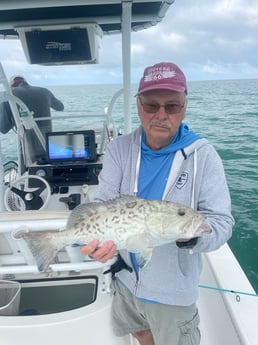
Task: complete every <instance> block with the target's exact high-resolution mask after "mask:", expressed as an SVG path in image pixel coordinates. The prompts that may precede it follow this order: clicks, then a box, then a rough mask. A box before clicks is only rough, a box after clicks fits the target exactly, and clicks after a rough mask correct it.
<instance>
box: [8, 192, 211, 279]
mask: <svg viewBox="0 0 258 345" xmlns="http://www.w3.org/2000/svg"><path fill="white" fill-rule="evenodd" d="M204 220H205V217H204V216H203V215H202V214H200V213H197V212H195V211H194V210H193V209H191V208H190V207H186V206H183V205H180V204H177V203H173V202H169V201H162V200H144V199H140V198H137V197H134V196H122V197H121V198H116V199H113V200H108V201H105V202H91V203H85V204H81V205H79V206H77V207H76V208H75V209H74V210H73V211H72V212H71V214H70V216H69V218H68V220H67V224H66V227H65V229H64V230H59V231H24V230H22V231H18V232H16V233H15V234H14V237H15V238H16V239H20V238H23V239H24V240H25V241H26V243H27V244H28V246H29V248H30V250H31V252H32V254H33V256H34V258H35V260H36V263H37V266H38V269H39V271H40V272H44V271H46V269H47V267H48V266H49V264H50V263H51V261H52V260H53V259H54V258H55V256H56V255H57V253H58V252H59V251H60V250H61V249H63V248H64V247H66V246H68V245H72V244H75V243H76V244H80V245H84V244H87V243H89V242H90V241H91V240H93V239H97V240H99V241H100V242H101V243H103V242H105V241H107V240H112V241H114V243H115V244H116V246H117V249H127V250H129V251H130V252H133V253H138V254H137V255H138V258H139V260H141V261H142V262H145V263H146V262H147V261H149V260H150V258H151V249H152V248H153V247H156V246H160V245H163V244H166V243H169V242H173V241H176V240H177V239H190V238H192V237H198V236H201V235H202V234H203V233H208V232H210V231H211V230H210V229H209V227H208V226H207V225H206V224H204V223H203V221H204Z"/></svg>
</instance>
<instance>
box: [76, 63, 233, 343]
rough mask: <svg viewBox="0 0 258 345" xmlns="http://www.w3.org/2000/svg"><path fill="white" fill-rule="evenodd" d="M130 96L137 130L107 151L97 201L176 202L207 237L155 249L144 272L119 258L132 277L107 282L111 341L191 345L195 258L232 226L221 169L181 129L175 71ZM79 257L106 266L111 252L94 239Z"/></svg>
mask: <svg viewBox="0 0 258 345" xmlns="http://www.w3.org/2000/svg"><path fill="white" fill-rule="evenodd" d="M136 97H137V107H138V114H139V117H140V120H141V127H140V128H138V129H136V130H135V131H134V132H132V133H131V134H128V135H124V136H121V137H118V138H117V139H116V140H114V141H113V142H112V143H111V144H110V145H109V147H108V148H107V152H106V154H105V157H104V162H103V169H102V171H101V173H100V175H99V187H98V192H97V195H96V201H104V200H108V199H111V198H114V197H117V196H119V195H121V194H135V195H137V196H139V197H142V198H145V199H164V200H169V201H172V202H178V203H181V204H184V205H187V206H191V207H192V208H194V209H195V210H197V211H198V212H200V213H202V214H204V215H205V216H206V217H207V218H206V220H205V223H206V224H207V225H208V226H209V228H210V230H211V233H210V234H205V235H203V236H202V237H200V238H198V239H197V238H194V239H191V240H189V241H177V242H176V243H170V244H167V245H162V246H160V247H157V248H155V249H154V251H153V255H152V259H151V261H150V262H149V263H148V264H147V265H146V266H144V267H140V266H139V264H138V262H137V259H136V257H135V256H134V254H132V253H128V252H127V251H126V250H122V251H120V255H121V256H122V258H123V260H124V261H125V262H126V264H127V266H128V267H130V268H132V270H126V269H124V270H121V271H120V272H118V273H117V274H116V280H115V282H114V283H113V289H114V298H113V305H112V320H113V328H114V332H115V334H116V335H118V336H123V335H125V334H129V333H132V335H133V336H134V337H135V338H136V339H137V340H138V341H139V343H140V344H141V345H154V344H156V345H168V344H169V345H178V344H184V345H197V344H199V343H200V332H199V329H198V324H199V316H198V310H197V307H196V300H197V298H198V283H199V276H200V272H201V253H203V252H207V251H212V250H216V249H217V248H219V247H220V246H221V245H223V244H224V243H225V242H226V241H227V240H228V239H229V238H230V236H231V234H232V226H233V223H234V220H233V218H232V215H231V201H230V195H229V191H228V187H227V183H226V179H225V175H224V169H223V166H222V162H221V159H220V158H219V156H218V154H217V153H216V151H215V149H214V148H213V147H212V145H211V144H210V143H209V142H208V141H207V140H206V139H201V138H200V137H199V136H198V135H197V134H195V133H194V132H191V131H190V130H189V129H188V127H187V125H186V124H184V123H183V122H182V121H183V120H184V118H185V115H186V108H187V85H186V79H185V76H184V74H183V72H182V71H181V70H180V69H179V67H178V66H176V65H175V64H173V63H159V64H156V65H154V66H151V67H148V68H146V69H145V71H144V75H143V77H142V79H141V81H140V84H139V89H138V93H137V95H136ZM171 226H173V224H171ZM81 251H82V253H83V254H84V255H87V254H88V255H91V256H92V257H93V258H94V259H95V260H98V261H100V262H105V261H107V260H108V259H110V258H112V257H113V256H114V255H115V253H116V247H115V244H114V243H113V242H112V241H107V242H106V243H104V244H103V245H102V246H100V247H99V242H98V241H97V240H94V241H92V242H90V243H89V244H88V245H87V246H85V247H83V248H82V249H81Z"/></svg>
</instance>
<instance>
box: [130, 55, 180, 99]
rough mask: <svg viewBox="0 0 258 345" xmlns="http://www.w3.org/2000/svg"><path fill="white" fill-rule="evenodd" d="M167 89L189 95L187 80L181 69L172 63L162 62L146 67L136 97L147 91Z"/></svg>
mask: <svg viewBox="0 0 258 345" xmlns="http://www.w3.org/2000/svg"><path fill="white" fill-rule="evenodd" d="M158 89H165V90H171V91H177V92H185V93H186V94H187V85H186V78H185V75H184V73H183V72H182V71H181V69H180V68H179V67H178V66H177V65H176V64H174V63H172V62H160V63H157V64H155V65H153V66H150V67H146V68H145V70H144V73H143V77H142V78H141V80H140V84H139V88H138V92H137V94H136V96H138V95H140V94H142V93H143V92H146V91H151V90H158Z"/></svg>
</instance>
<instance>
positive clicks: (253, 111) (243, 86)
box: [0, 79, 258, 292]
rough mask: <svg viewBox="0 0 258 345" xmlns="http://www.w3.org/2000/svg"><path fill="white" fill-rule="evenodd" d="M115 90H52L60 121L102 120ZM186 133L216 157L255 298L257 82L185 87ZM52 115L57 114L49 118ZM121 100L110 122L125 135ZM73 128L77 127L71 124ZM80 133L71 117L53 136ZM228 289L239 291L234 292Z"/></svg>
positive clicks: (234, 243) (11, 143)
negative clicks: (195, 136) (197, 138)
mask: <svg viewBox="0 0 258 345" xmlns="http://www.w3.org/2000/svg"><path fill="white" fill-rule="evenodd" d="M120 87H121V86H119V85H80V86H79V85H78V86H71V85H68V86H55V87H53V86H51V87H49V89H51V90H52V91H53V92H54V93H55V95H56V96H57V97H58V98H60V99H61V100H62V101H63V102H64V104H65V111H64V113H62V115H66V114H67V115H68V114H70V113H71V112H72V113H73V114H77V115H81V114H93V113H95V114H96V113H99V114H102V113H103V111H104V108H105V107H106V106H107V105H108V102H109V101H110V100H111V97H112V95H113V94H114V92H116V91H118V90H119V89H120ZM136 87H137V86H136V85H135V86H133V87H132V129H134V128H136V127H137V126H138V125H139V120H138V117H137V113H136V107H135V99H134V97H133V95H134V93H135V91H136ZM188 89H189V96H188V111H187V117H186V121H185V122H187V124H188V125H189V127H190V128H191V129H192V130H194V131H195V132H197V133H199V134H200V135H201V136H202V137H205V138H207V139H208V140H209V141H210V142H211V143H212V144H213V145H214V146H215V148H216V149H217V151H218V153H219V154H220V156H221V158H222V160H223V163H224V167H225V172H226V176H227V181H228V185H229V189H230V193H231V197H232V213H233V216H234V217H235V221H236V224H235V227H234V233H233V237H232V238H231V240H230V241H229V245H230V247H231V249H232V250H233V252H234V254H235V256H236V257H237V259H238V261H239V262H240V264H241V266H242V268H243V269H244V271H245V273H246V274H247V276H248V278H249V280H250V282H251V283H252V285H253V287H254V288H255V290H256V292H258V91H257V90H258V79H252V80H227V81H200V82H198V81H195V82H189V85H188ZM52 114H53V115H55V116H56V115H57V116H58V113H55V112H53V113H52ZM122 114H123V108H122V98H121V99H119V100H118V102H117V104H116V106H115V107H114V119H115V121H116V123H117V124H118V125H119V126H120V127H121V130H122V132H123V127H124V125H123V123H124V122H123V115H122ZM75 123H76V126H74V124H75ZM71 126H73V128H74V129H75V128H76V129H79V128H81V127H82V124H81V123H78V122H76V120H74V119H73V118H72V117H70V119H69V120H68V121H66V122H63V123H62V125H60V123H59V125H57V127H56V128H54V129H55V130H66V129H68V128H69V129H70V128H71ZM0 139H1V145H2V151H3V152H4V154H5V159H6V160H7V159H10V158H15V150H16V147H15V139H14V134H13V133H11V132H9V133H8V134H6V135H2V134H0ZM232 289H235V290H238V288H237V286H234V287H232Z"/></svg>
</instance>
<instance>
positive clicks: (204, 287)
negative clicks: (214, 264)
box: [198, 285, 258, 302]
mask: <svg viewBox="0 0 258 345" xmlns="http://www.w3.org/2000/svg"><path fill="white" fill-rule="evenodd" d="M198 286H199V288H203V289H210V290H215V291H220V292H230V293H233V294H236V295H237V296H236V300H237V302H240V296H239V295H246V296H252V297H258V294H256V293H251V292H245V291H237V290H230V289H224V288H218V287H215V286H209V285H198Z"/></svg>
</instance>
